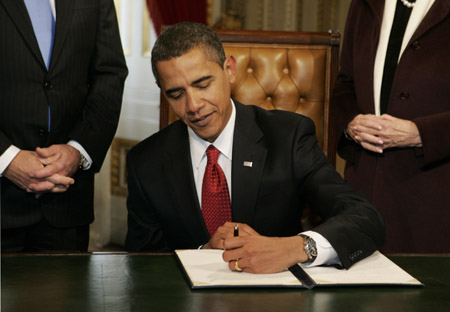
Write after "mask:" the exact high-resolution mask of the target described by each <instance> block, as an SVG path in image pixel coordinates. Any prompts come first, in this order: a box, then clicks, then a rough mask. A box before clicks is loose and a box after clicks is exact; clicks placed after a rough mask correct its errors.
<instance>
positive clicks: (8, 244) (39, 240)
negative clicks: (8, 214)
mask: <svg viewBox="0 0 450 312" xmlns="http://www.w3.org/2000/svg"><path fill="white" fill-rule="evenodd" d="M1 241H2V253H6V252H39V251H75V252H86V251H87V249H88V245H89V224H87V225H81V226H76V227H68V228H57V227H54V226H52V225H51V224H50V223H48V222H47V220H45V219H42V220H41V221H40V222H39V223H37V224H33V225H29V226H26V227H21V228H14V229H5V230H3V229H2V237H1Z"/></svg>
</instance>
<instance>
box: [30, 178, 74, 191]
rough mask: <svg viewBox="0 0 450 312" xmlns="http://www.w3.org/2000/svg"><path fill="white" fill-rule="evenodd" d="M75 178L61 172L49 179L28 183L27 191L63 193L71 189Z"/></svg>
mask: <svg viewBox="0 0 450 312" xmlns="http://www.w3.org/2000/svg"><path fill="white" fill-rule="evenodd" d="M74 183H75V180H74V179H72V178H69V177H66V176H62V175H59V174H55V175H52V176H50V177H48V178H47V179H45V180H43V181H41V182H38V183H31V184H30V185H28V188H27V191H28V192H34V193H46V192H51V193H62V192H65V191H67V190H68V189H69V187H70V186H71V185H73V184H74Z"/></svg>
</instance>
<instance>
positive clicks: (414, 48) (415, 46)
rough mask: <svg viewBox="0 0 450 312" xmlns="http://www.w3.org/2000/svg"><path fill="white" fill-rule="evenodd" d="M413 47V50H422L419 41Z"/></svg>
mask: <svg viewBox="0 0 450 312" xmlns="http://www.w3.org/2000/svg"><path fill="white" fill-rule="evenodd" d="M411 47H412V48H413V50H416V51H417V50H419V49H420V43H419V41H414V42H413V43H412V44H411Z"/></svg>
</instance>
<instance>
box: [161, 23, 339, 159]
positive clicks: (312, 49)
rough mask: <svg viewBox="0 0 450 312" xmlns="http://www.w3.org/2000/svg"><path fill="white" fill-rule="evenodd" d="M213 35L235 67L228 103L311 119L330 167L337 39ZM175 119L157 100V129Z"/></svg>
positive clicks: (237, 33) (301, 34)
mask: <svg viewBox="0 0 450 312" xmlns="http://www.w3.org/2000/svg"><path fill="white" fill-rule="evenodd" d="M216 32H217V34H218V35H219V38H220V39H221V40H222V43H223V46H224V48H225V53H226V54H227V55H229V54H231V55H233V56H234V57H235V58H236V61H237V77H236V82H235V83H234V84H233V85H232V90H231V93H232V97H233V98H235V99H236V100H238V101H240V102H242V103H244V104H253V105H258V106H261V107H263V108H265V109H282V110H287V111H292V112H296V113H299V114H303V115H306V116H308V117H310V118H311V119H312V120H313V121H314V123H315V125H316V135H317V138H318V143H319V146H320V147H321V148H322V149H323V151H324V153H325V155H326V156H327V157H328V159H329V161H330V162H331V163H332V164H333V165H335V164H336V148H335V145H334V144H333V142H334V139H333V137H332V136H333V133H332V127H331V125H330V118H331V107H330V97H331V92H332V88H333V86H334V81H335V78H336V75H337V72H338V58H339V42H340V36H339V33H337V32H330V33H305V32H275V31H241V30H216ZM176 119H177V117H176V116H175V114H174V113H173V111H172V110H171V109H170V107H169V106H168V104H167V102H166V101H165V99H164V96H163V95H161V111H160V128H161V129H162V128H164V127H166V126H167V125H168V124H170V123H171V122H173V121H174V120H176ZM281 126H282V125H281Z"/></svg>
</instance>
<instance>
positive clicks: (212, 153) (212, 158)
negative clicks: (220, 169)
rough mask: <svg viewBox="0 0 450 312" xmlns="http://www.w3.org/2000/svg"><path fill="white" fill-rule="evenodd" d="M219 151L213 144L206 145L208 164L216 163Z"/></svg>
mask: <svg viewBox="0 0 450 312" xmlns="http://www.w3.org/2000/svg"><path fill="white" fill-rule="evenodd" d="M219 154H220V151H219V150H218V149H217V148H215V146H214V145H212V144H211V145H210V146H208V148H207V149H206V156H207V157H208V164H213V165H214V164H217V159H218V158H219Z"/></svg>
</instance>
